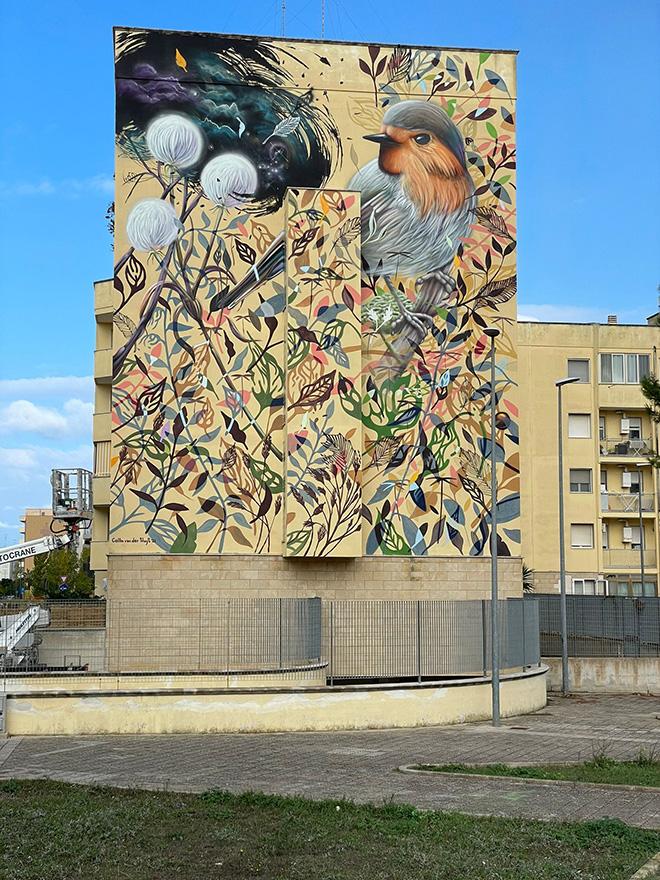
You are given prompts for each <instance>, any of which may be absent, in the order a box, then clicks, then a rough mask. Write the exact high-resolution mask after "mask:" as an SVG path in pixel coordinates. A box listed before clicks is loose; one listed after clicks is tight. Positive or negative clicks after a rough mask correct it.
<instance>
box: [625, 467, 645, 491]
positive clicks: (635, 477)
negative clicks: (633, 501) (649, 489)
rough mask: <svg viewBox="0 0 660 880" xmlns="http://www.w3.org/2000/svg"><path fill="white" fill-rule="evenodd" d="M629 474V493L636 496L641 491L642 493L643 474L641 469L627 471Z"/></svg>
mask: <svg viewBox="0 0 660 880" xmlns="http://www.w3.org/2000/svg"><path fill="white" fill-rule="evenodd" d="M629 473H630V491H631V493H633V494H635V495H637V494H638V493H639V491H640V489H641V491H642V492H643V491H644V474H643V473H642V470H641V468H638V469H637V470H636V471H629Z"/></svg>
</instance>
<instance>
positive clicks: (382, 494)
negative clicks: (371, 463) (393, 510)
mask: <svg viewBox="0 0 660 880" xmlns="http://www.w3.org/2000/svg"><path fill="white" fill-rule="evenodd" d="M394 486H396V480H384V481H383V482H382V483H381V484H380V486H379V487H378V488H377V489H376V491H375V492H374V495H373V497H372V499H371V500H370V501H369V504H380V502H381V501H384V500H385V498H387V496H388V495H389V494H390V492H391V491H392V489H393V488H394Z"/></svg>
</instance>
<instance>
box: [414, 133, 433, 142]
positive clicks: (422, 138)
mask: <svg viewBox="0 0 660 880" xmlns="http://www.w3.org/2000/svg"><path fill="white" fill-rule="evenodd" d="M430 140H431V135H430V134H425V133H424V132H423V133H422V134H416V135H415V141H416V143H418V144H428V143H429V141H430Z"/></svg>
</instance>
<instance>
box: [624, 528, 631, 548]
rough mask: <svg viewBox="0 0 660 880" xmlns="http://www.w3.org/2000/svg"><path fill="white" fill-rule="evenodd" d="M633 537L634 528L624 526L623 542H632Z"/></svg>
mask: <svg viewBox="0 0 660 880" xmlns="http://www.w3.org/2000/svg"><path fill="white" fill-rule="evenodd" d="M632 539H633V530H632V528H631V527H630V526H624V527H623V543H624V544H630V543H631V542H632Z"/></svg>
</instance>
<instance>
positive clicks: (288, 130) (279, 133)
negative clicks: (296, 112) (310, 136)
mask: <svg viewBox="0 0 660 880" xmlns="http://www.w3.org/2000/svg"><path fill="white" fill-rule="evenodd" d="M299 125H300V116H287V118H286V119H283V120H282V121H281V122H278V123H277V125H276V126H275V128H274V129H273V133H272V134H271V135H270V137H288V135H290V134H293V132H294V131H295V130H296V129H297V128H298V126H299Z"/></svg>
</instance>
